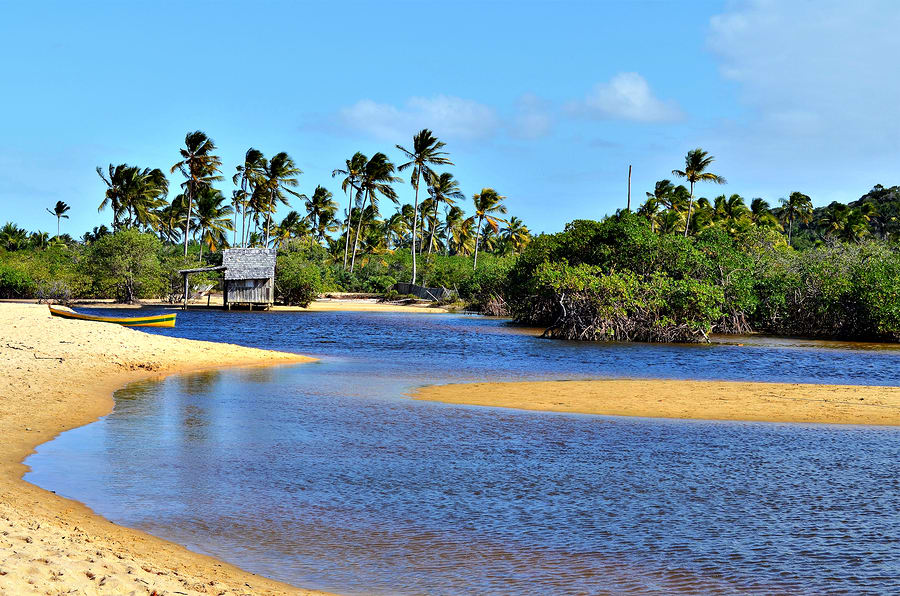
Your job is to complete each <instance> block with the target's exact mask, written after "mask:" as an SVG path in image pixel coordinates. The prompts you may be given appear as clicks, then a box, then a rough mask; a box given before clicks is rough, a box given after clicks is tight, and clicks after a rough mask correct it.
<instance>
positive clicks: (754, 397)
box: [414, 379, 900, 426]
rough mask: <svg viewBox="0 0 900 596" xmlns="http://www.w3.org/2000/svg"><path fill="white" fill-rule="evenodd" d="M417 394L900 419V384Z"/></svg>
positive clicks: (488, 388) (617, 384)
mask: <svg viewBox="0 0 900 596" xmlns="http://www.w3.org/2000/svg"><path fill="white" fill-rule="evenodd" d="M414 397H416V398H417V399H423V400H430V401H442V402H448V403H454V404H468V405H477V406H495V407H501V408H517V409H521V410H546V411H552V412H572V413H580V414H604V415H609V416H644V417H651V418H694V419H703V420H748V421H761V422H812V423H828V424H870V425H890V426H897V425H900V387H873V386H857V385H811V384H798V383H739V382H728V381H671V380H640V379H613V380H595V381H540V382H526V383H463V384H454V385H437V386H431V387H423V388H422V389H420V390H419V391H417V392H416V394H415V395H414Z"/></svg>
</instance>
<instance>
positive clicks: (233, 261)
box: [222, 248, 275, 280]
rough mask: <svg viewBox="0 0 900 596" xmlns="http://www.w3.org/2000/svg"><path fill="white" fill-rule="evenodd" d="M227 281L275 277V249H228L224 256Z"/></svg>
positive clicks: (223, 263) (223, 261)
mask: <svg viewBox="0 0 900 596" xmlns="http://www.w3.org/2000/svg"><path fill="white" fill-rule="evenodd" d="M222 265H223V266H224V267H225V279H226V280H229V279H268V278H271V277H275V249H274V248H228V249H226V250H225V253H224V254H223V255H222Z"/></svg>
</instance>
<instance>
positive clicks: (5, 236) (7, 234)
mask: <svg viewBox="0 0 900 596" xmlns="http://www.w3.org/2000/svg"><path fill="white" fill-rule="evenodd" d="M26 242H28V232H26V231H25V229H23V228H20V227H19V226H17V225H16V224H14V223H12V222H9V221H8V222H6V224H4V226H3V227H2V228H0V246H3V248H5V249H6V250H19V249H20V248H23V247H24V246H25V243H26Z"/></svg>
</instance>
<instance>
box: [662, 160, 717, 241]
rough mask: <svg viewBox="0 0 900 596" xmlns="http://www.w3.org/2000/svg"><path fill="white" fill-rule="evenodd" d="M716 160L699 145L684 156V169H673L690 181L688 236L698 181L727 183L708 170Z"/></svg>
mask: <svg viewBox="0 0 900 596" xmlns="http://www.w3.org/2000/svg"><path fill="white" fill-rule="evenodd" d="M713 161H715V158H714V157H713V156H712V155H710V154H709V153H707V152H706V151H704V150H703V149H701V148H699V147H697V148H696V149H691V150H690V151H688V152H687V155H686V156H685V158H684V169H683V170H672V174H673V175H675V176H678V177H679V178H686V179H687V181H688V182H689V183H690V186H691V188H690V197H689V199H688V211H687V219H686V220H685V223H684V236H685V238H687V235H688V229H689V228H690V226H691V213H692V211H693V209H694V184H696V183H697V182H714V183H716V184H725V182H726V180H725V178H722V177H721V176H719V175H716V174H713V173H712V172H707V171H706V168H708V167H709V166H710V164H712V162H713Z"/></svg>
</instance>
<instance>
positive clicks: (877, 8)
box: [709, 0, 900, 150]
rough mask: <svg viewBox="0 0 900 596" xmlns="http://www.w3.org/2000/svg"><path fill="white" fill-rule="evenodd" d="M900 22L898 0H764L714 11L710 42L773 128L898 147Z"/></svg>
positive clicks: (744, 94)
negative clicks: (719, 12) (813, 0)
mask: <svg viewBox="0 0 900 596" xmlns="http://www.w3.org/2000/svg"><path fill="white" fill-rule="evenodd" d="M898 29H900V5H898V4H897V2H896V0H888V1H880V2H879V1H866V2H855V3H849V2H846V1H844V0H840V1H837V0H822V1H819V2H816V3H800V2H773V1H770V0H756V1H750V2H744V3H741V4H739V5H737V6H736V7H735V8H734V9H732V10H731V11H730V12H727V13H725V14H722V15H718V16H715V17H713V18H712V19H711V21H710V37H709V45H710V48H711V49H712V50H713V51H714V52H715V53H716V54H717V56H718V57H719V59H720V71H721V73H722V75H723V76H724V77H725V78H727V79H730V80H732V81H735V82H737V83H738V84H739V85H740V87H739V89H740V97H741V99H742V100H743V101H744V102H745V104H746V105H747V106H748V107H750V108H751V109H752V110H753V111H754V112H755V113H754V114H753V115H754V116H756V117H757V118H758V119H759V120H758V122H757V123H756V124H757V125H759V126H762V127H763V128H764V129H765V131H766V132H767V133H769V132H775V133H780V134H782V135H787V136H789V137H804V138H807V139H810V140H817V141H819V142H821V141H825V140H828V141H832V142H835V141H841V142H848V141H850V142H862V143H865V145H866V146H868V147H872V146H874V145H879V146H882V147H885V146H890V145H893V146H895V147H896V139H897V137H898V134H900V111H898V109H897V106H898V105H900V80H898V79H897V77H896V76H894V73H895V69H896V61H897V58H898V56H900V36H898V35H897V31H898ZM846 149H847V147H846V146H845V147H844V148H843V149H842V150H846Z"/></svg>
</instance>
